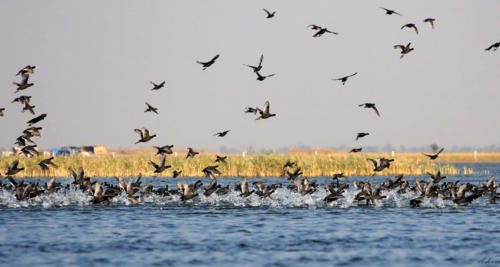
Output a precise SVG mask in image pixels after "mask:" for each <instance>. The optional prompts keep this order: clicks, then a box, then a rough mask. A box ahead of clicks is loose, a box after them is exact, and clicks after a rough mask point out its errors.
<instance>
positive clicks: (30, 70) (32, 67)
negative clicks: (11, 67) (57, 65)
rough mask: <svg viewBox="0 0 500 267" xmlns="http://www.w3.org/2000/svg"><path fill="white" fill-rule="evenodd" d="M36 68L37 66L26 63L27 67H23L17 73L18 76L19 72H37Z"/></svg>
mask: <svg viewBox="0 0 500 267" xmlns="http://www.w3.org/2000/svg"><path fill="white" fill-rule="evenodd" d="M35 68H36V66H31V65H26V67H24V68H22V69H21V70H19V71H18V72H17V74H16V76H18V75H19V74H26V73H27V72H29V73H35V71H34V70H35Z"/></svg>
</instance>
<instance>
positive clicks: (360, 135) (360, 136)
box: [356, 133, 369, 141]
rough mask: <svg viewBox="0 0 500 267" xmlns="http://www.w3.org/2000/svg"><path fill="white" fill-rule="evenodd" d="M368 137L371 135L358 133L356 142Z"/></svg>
mask: <svg viewBox="0 0 500 267" xmlns="http://www.w3.org/2000/svg"><path fill="white" fill-rule="evenodd" d="M367 135H369V133H358V134H357V135H356V141H358V139H359V138H362V137H365V136H367Z"/></svg>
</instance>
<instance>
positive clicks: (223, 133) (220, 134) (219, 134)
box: [214, 130, 231, 137]
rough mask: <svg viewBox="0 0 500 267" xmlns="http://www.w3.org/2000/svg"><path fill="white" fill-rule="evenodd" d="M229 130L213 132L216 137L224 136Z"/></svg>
mask: <svg viewBox="0 0 500 267" xmlns="http://www.w3.org/2000/svg"><path fill="white" fill-rule="evenodd" d="M230 131H231V130H225V131H223V132H218V133H215V134H214V136H217V137H224V136H226V134H227V133H229V132H230Z"/></svg>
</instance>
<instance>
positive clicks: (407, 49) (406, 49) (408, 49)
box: [394, 43, 413, 58]
mask: <svg viewBox="0 0 500 267" xmlns="http://www.w3.org/2000/svg"><path fill="white" fill-rule="evenodd" d="M410 45H411V43H408V44H407V45H406V46H405V45H401V44H399V45H395V46H394V49H398V48H399V49H401V56H400V57H399V58H403V57H404V55H406V54H408V53H410V52H411V51H412V50H413V48H412V47H410Z"/></svg>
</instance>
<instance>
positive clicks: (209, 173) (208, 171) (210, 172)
mask: <svg viewBox="0 0 500 267" xmlns="http://www.w3.org/2000/svg"><path fill="white" fill-rule="evenodd" d="M218 167H219V165H213V166H207V167H205V168H204V169H203V170H202V172H203V174H205V176H206V177H210V179H212V180H214V179H215V175H221V174H222V172H220V171H219V170H217V168H218Z"/></svg>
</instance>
